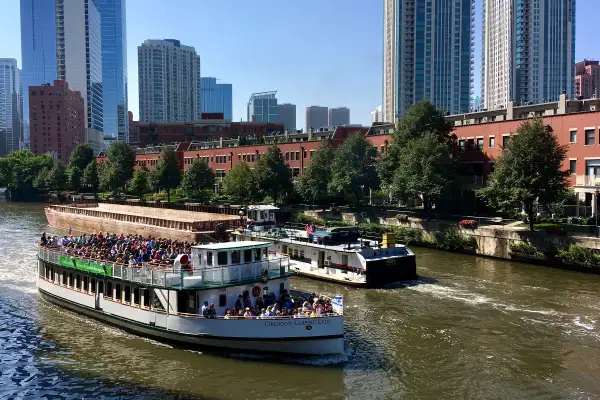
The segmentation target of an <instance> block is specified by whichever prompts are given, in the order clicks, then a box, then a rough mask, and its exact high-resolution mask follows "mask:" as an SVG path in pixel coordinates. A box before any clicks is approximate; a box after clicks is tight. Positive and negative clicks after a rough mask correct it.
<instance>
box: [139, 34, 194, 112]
mask: <svg viewBox="0 0 600 400" xmlns="http://www.w3.org/2000/svg"><path fill="white" fill-rule="evenodd" d="M138 76H139V100H140V122H192V121H196V120H198V119H199V118H200V56H199V55H198V54H197V53H196V50H195V49H194V48H193V47H190V46H184V45H182V44H181V43H180V42H179V40H174V39H165V40H146V41H144V43H142V45H141V46H138Z"/></svg>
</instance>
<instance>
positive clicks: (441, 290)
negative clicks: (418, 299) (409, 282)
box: [408, 284, 502, 305]
mask: <svg viewBox="0 0 600 400" xmlns="http://www.w3.org/2000/svg"><path fill="white" fill-rule="evenodd" d="M408 289H411V290H414V291H417V292H420V293H424V294H429V295H432V296H434V297H437V298H442V299H451V300H456V301H460V302H463V303H466V304H471V305H480V304H491V305H499V304H502V303H499V302H498V301H496V300H494V299H492V298H490V297H487V296H484V295H481V294H478V293H473V292H469V291H468V290H463V289H456V288H452V287H448V286H441V285H433V284H424V285H418V286H410V287H408Z"/></svg>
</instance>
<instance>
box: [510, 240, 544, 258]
mask: <svg viewBox="0 0 600 400" xmlns="http://www.w3.org/2000/svg"><path fill="white" fill-rule="evenodd" d="M509 249H510V252H511V253H514V254H518V255H523V256H528V257H535V258H538V259H544V258H546V257H545V256H544V253H542V252H541V251H539V250H538V249H537V248H536V247H535V246H534V245H532V244H531V243H530V242H516V241H515V242H512V243H511V244H510V246H509Z"/></svg>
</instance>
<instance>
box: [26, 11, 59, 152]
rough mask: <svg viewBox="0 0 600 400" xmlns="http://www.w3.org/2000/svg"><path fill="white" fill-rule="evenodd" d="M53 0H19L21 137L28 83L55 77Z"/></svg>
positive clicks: (39, 83)
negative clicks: (21, 86) (21, 100)
mask: <svg viewBox="0 0 600 400" xmlns="http://www.w3.org/2000/svg"><path fill="white" fill-rule="evenodd" d="M55 1H56V0H21V63H22V69H21V80H22V85H23V93H24V94H25V95H24V96H23V120H24V126H25V132H24V136H25V141H27V140H29V131H28V129H27V127H28V126H29V96H28V95H26V93H27V88H28V87H29V86H36V85H42V84H44V83H49V82H53V81H54V80H55V79H56V77H57V73H56V12H55V8H56V5H55Z"/></svg>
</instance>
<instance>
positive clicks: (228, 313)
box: [225, 309, 231, 319]
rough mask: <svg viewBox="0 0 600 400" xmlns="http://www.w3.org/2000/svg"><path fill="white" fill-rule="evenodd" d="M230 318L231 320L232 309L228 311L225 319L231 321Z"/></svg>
mask: <svg viewBox="0 0 600 400" xmlns="http://www.w3.org/2000/svg"><path fill="white" fill-rule="evenodd" d="M230 318H231V310H230V309H227V310H226V311H225V319H230Z"/></svg>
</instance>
